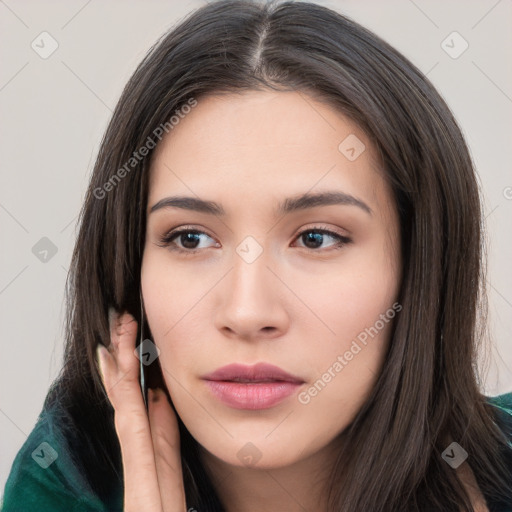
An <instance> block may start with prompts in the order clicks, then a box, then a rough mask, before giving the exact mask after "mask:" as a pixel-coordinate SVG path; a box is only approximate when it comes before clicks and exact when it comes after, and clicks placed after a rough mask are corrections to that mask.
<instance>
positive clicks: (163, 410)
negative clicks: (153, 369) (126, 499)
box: [148, 389, 187, 512]
mask: <svg viewBox="0 0 512 512" xmlns="http://www.w3.org/2000/svg"><path fill="white" fill-rule="evenodd" d="M148 413H149V424H150V428H151V437H152V440H153V449H154V453H155V464H156V472H157V475H158V483H159V487H160V496H161V500H162V509H163V511H164V512H185V511H186V509H187V503H186V499H185V491H184V485H183V474H182V467H181V451H180V433H179V428H178V421H177V418H176V414H175V412H174V411H173V409H172V407H171V405H170V404H169V401H168V400H167V397H166V395H165V393H164V391H162V390H161V389H156V390H153V389H149V390H148Z"/></svg>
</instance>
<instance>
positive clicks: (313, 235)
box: [303, 231, 324, 249]
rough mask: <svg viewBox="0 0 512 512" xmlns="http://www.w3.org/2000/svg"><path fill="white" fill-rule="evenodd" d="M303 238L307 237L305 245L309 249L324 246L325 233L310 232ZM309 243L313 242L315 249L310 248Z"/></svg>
mask: <svg viewBox="0 0 512 512" xmlns="http://www.w3.org/2000/svg"><path fill="white" fill-rule="evenodd" d="M303 236H304V237H305V239H304V240H305V241H304V243H305V245H306V246H307V247H308V248H309V249H312V248H317V247H321V246H322V242H323V236H324V235H323V233H317V232H316V231H309V232H308V233H306V234H305V235H303ZM309 242H313V247H310V245H309ZM315 244H316V245H315Z"/></svg>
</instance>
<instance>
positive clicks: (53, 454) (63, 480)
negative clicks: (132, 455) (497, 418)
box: [2, 393, 512, 512]
mask: <svg viewBox="0 0 512 512" xmlns="http://www.w3.org/2000/svg"><path fill="white" fill-rule="evenodd" d="M488 401H489V403H491V404H492V405H494V406H495V407H497V408H499V409H501V411H502V413H504V414H503V415H502V417H503V420H504V421H505V422H506V424H507V426H508V434H509V436H512V393H508V394H504V395H501V396H497V397H491V398H488ZM509 443H510V445H511V446H512V437H510V441H509ZM66 447H67V443H66V439H65V436H64V435H63V434H62V432H61V431H60V430H59V428H58V422H56V421H55V418H54V416H53V414H52V409H50V410H44V409H43V411H42V412H41V414H40V415H39V417H38V420H37V423H36V425H35V427H34V429H33V430H32V432H31V433H30V435H29V437H28V438H27V440H26V441H25V443H24V444H23V446H22V447H21V449H20V451H19V452H18V454H17V455H16V458H15V459H14V463H13V465H12V468H11V471H10V474H9V477H8V479H7V483H6V485H5V490H4V496H3V503H2V511H3V512H32V511H38V512H40V511H44V512H46V511H52V512H58V511H63V512H78V511H87V512H116V511H120V512H122V510H123V489H121V488H120V489H119V491H118V494H117V496H116V497H115V498H113V500H112V502H111V503H104V502H102V501H100V499H99V498H98V497H97V496H96V495H95V493H94V492H93V490H92V489H91V488H90V486H89V485H88V483H87V481H86V480H85V479H84V477H83V476H82V475H81V474H80V472H79V470H78V468H77V467H76V465H75V464H74V463H73V461H72V460H71V458H70V456H69V450H68V449H66ZM487 504H488V507H489V509H490V511H491V512H493V511H496V512H498V511H499V512H512V508H510V509H509V510H504V509H503V508H499V507H497V506H495V505H494V504H493V503H492V501H491V500H490V499H488V498H487Z"/></svg>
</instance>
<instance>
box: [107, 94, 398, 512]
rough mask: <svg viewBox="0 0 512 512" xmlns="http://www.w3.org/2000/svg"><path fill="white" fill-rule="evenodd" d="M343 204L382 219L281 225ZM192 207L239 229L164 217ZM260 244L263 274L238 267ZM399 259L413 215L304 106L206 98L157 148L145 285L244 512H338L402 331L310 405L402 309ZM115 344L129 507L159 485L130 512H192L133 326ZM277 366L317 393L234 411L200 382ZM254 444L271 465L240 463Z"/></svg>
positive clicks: (176, 370)
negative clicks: (284, 210) (342, 462)
mask: <svg viewBox="0 0 512 512" xmlns="http://www.w3.org/2000/svg"><path fill="white" fill-rule="evenodd" d="M351 134H353V135H355V136H357V138H358V139H359V140H360V141H362V142H363V143H364V145H365V148H366V149H365V151H363V152H362V153H361V154H360V155H359V156H358V157H357V158H356V159H355V160H353V161H350V160H349V159H348V158H347V157H346V156H345V154H343V153H342V152H340V150H339V149H338V146H339V145H340V143H341V142H342V141H343V140H344V139H345V138H346V137H347V136H349V135H351ZM331 190H332V191H341V192H344V193H346V194H350V195H352V196H353V197H355V198H357V199H358V200H360V201H363V202H364V203H365V204H366V205H367V206H368V207H369V209H370V210H371V213H368V211H365V210H364V209H363V208H360V207H358V206H355V205H353V204H345V205H339V204H336V205H328V206H326V205H322V206H315V207H312V208H308V209H306V210H301V211H295V212H291V213H289V214H287V215H285V216H283V215H276V213H275V208H276V206H277V205H278V203H280V202H281V201H283V200H284V199H285V198H287V197H291V196H295V195H298V194H303V193H306V192H311V193H316V192H323V191H331ZM178 195H179V196H192V197H199V198H201V199H204V200H209V201H215V202H217V203H220V204H221V205H222V206H223V208H224V210H225V212H226V215H225V216H220V215H209V214H206V213H204V212H196V211H187V210H184V209H179V208H162V209H158V210H156V211H154V212H153V213H151V212H150V211H151V208H152V206H153V205H155V204H156V203H157V202H159V201H160V200H162V199H163V198H165V197H168V196H178ZM184 227H186V228H187V229H189V230H197V231H201V232H202V233H201V234H200V235H199V236H197V237H196V238H195V239H194V238H192V240H190V239H189V241H188V245H183V244H184V243H185V244H186V243H187V239H186V238H185V237H183V236H181V237H180V236H178V237H175V238H174V240H173V242H171V243H170V245H168V246H163V245H162V243H161V239H162V237H164V236H165V235H166V234H167V233H168V232H169V231H171V230H173V231H175V230H176V229H178V228H180V229H181V228H184ZM313 228H316V229H320V228H321V229H328V230H330V231H333V232H335V233H337V234H340V235H341V236H344V237H348V238H349V239H350V242H349V243H346V244H345V245H343V246H341V247H340V248H339V250H337V249H335V247H336V245H337V243H338V242H339V240H338V239H336V238H333V237H331V236H330V235H324V237H323V240H322V237H320V241H319V242H318V243H317V244H316V245H314V244H311V241H310V245H307V243H308V240H307V237H306V236H305V235H303V233H304V232H305V231H307V230H312V229H313ZM247 236H251V237H253V238H254V239H255V240H256V241H257V244H259V249H260V250H261V251H262V252H261V254H260V255H259V257H258V258H257V259H255V261H253V262H251V263H248V262H247V261H246V260H244V259H243V258H242V257H240V255H239V254H238V253H237V248H238V247H239V246H240V244H241V242H242V241H243V240H244V239H245V238H246V237H247ZM191 242H195V243H191ZM399 244H400V241H399V224H398V216H397V212H396V208H395V205H394V202H393V199H392V196H391V191H390V189H389V187H388V185H387V183H386V181H385V180H384V178H383V175H382V173H381V172H380V169H379V164H378V161H377V159H376V157H375V152H374V149H373V147H372V145H371V143H370V141H369V139H368V137H367V136H366V135H365V133H364V132H362V131H361V130H360V129H359V128H358V126H357V125H355V124H354V123H352V122H351V121H350V120H349V119H347V118H346V117H344V116H343V115H341V114H340V113H339V112H337V111H334V110H333V109H332V108H331V107H329V106H327V105H325V104H323V103H319V102H318V101H316V100H314V99H313V98H312V97H311V96H309V95H306V94H304V93H298V92H275V91H257V92H256V91H251V92H245V93H243V94H240V95H225V96H209V97H206V98H201V100H200V101H199V102H198V105H197V106H196V107H195V108H194V109H192V111H191V112H190V113H189V114H188V115H187V116H186V117H185V118H184V119H182V120H181V121H180V123H179V124H178V125H177V126H175V127H174V129H173V130H172V132H170V133H169V135H168V136H167V137H166V138H164V139H163V140H162V142H161V143H160V144H159V146H158V147H157V148H156V150H155V153H154V155H153V160H152V165H151V174H150V189H149V196H148V202H147V226H146V242H145V248H144V255H143V263H142V276H141V286H142V293H143V300H144V306H145V311H146V315H147V319H148V323H149V326H150V328H151V334H152V340H153V341H154V343H155V344H156V346H157V347H158V348H159V350H160V354H159V361H160V365H161V367H162V373H163V376H164V380H165V383H166V386H167V389H168V391H169V394H170V396H171V399H172V401H173V404H174V406H175V408H176V410H177V412H178V414H179V415H180V417H181V419H182V421H183V422H184V424H185V425H186V427H187V429H188V430H189V431H190V433H191V434H192V436H193V437H194V438H195V439H196V440H197V441H198V443H199V445H200V447H201V457H202V460H203V462H204V464H205V466H206V467H207V470H208V471H209V473H210V475H211V478H212V480H213V483H214V485H215V487H216V489H217V492H218V494H219V496H220V498H221V500H222V502H223V503H224V504H225V506H226V510H228V511H229V512H234V511H235V510H236V511H237V512H254V511H260V512H261V511H271V510H279V509H283V510H288V511H290V512H294V511H299V510H300V511H303V510H316V511H321V510H327V504H326V502H325V497H326V492H325V488H324V486H323V484H324V483H325V482H326V480H327V477H328V475H329V473H330V470H331V468H332V465H333V463H334V457H335V455H336V446H337V442H339V441H338V440H337V437H338V436H339V434H340V433H341V432H342V431H343V430H344V429H345V428H346V427H347V425H349V424H350V422H351V421H352V420H353V419H354V417H355V415H356V414H357V412H358V411H359V409H360V408H361V406H362V405H363V404H364V402H365V400H366V398H367V397H368V395H369V393H370V392H371V390H372V388H373V387H374V385H375V382H376V379H377V376H378V374H379V372H380V370H381V368H382V365H383V363H384V358H385V354H386V350H387V346H388V343H389V332H390V329H391V326H392V323H391V321H389V322H387V323H384V327H383V328H381V329H380V330H379V331H378V333H377V335H374V336H373V338H370V339H369V341H368V343H367V344H366V345H365V346H364V345H361V344H360V345H361V347H362V349H361V350H360V351H359V352H358V353H357V354H356V355H355V356H354V357H353V358H352V359H351V360H350V361H348V362H347V364H346V365H345V366H344V367H343V369H342V370H341V371H339V372H337V373H335V377H333V378H331V379H330V382H328V383H327V385H325V387H323V389H322V390H321V392H319V393H318V394H317V395H316V396H313V397H311V400H310V401H309V402H308V403H306V404H305V403H301V402H300V401H299V399H298V395H299V393H300V392H304V391H306V390H308V389H309V388H311V386H313V384H314V383H315V382H316V381H318V379H319V378H321V377H322V375H323V374H325V373H326V372H327V371H328V369H329V368H332V367H333V363H335V362H336V361H337V360H338V356H340V355H342V356H343V355H344V354H345V353H346V352H347V351H348V350H349V349H350V347H351V344H352V342H353V340H354V339H356V337H357V336H358V335H359V334H360V333H361V332H363V331H364V330H365V329H367V328H370V327H372V326H374V325H375V324H376V321H378V320H379V318H382V317H381V316H380V315H383V314H385V313H386V311H388V310H389V309H390V308H391V307H392V305H393V304H394V303H395V301H396V298H397V294H398V289H399V284H400V279H401V276H400V268H401V261H400V245H399ZM173 247H174V248H176V247H181V248H182V249H183V251H186V250H189V251H190V250H192V249H193V248H197V252H196V253H195V254H193V255H188V254H184V253H182V252H178V251H177V250H172V248H173ZM242 247H244V245H243V244H242ZM251 247H253V246H251ZM187 248H188V249H187ZM251 250H253V249H251ZM398 314H399V313H398ZM115 325H118V326H119V325H120V326H121V327H120V328H119V327H117V331H116V327H115ZM123 325H124V327H122V326H123ZM134 326H135V327H134ZM112 329H113V330H112V332H113V334H112V337H113V339H116V340H117V345H115V344H114V347H116V346H117V349H116V348H114V349H113V350H112V351H111V353H108V352H107V350H106V349H104V348H101V349H100V354H101V355H100V357H101V358H103V359H100V363H101V361H103V363H102V364H103V369H104V370H103V371H104V372H106V375H107V376H108V377H107V378H108V379H110V380H108V382H107V384H106V388H107V392H108V393H109V398H110V399H111V402H112V403H113V405H114V409H115V410H116V429H117V431H118V435H119V437H120V440H121V447H122V450H123V465H124V468H125V475H130V477H129V478H130V479H129V480H127V485H126V487H125V488H126V489H127V491H126V492H127V493H129V492H130V491H129V487H130V482H138V485H135V484H134V487H138V489H139V491H140V489H141V485H140V482H141V481H142V482H147V485H145V486H144V487H143V488H144V489H147V492H146V493H145V495H144V499H142V497H141V496H140V493H136V492H134V491H132V494H131V495H128V496H126V495H125V504H126V506H125V510H129V507H133V508H132V510H137V509H138V507H141V506H144V507H146V508H144V510H155V511H156V510H180V511H183V510H186V508H185V504H184V501H183V487H182V485H183V484H182V476H181V466H180V463H179V461H180V459H179V437H178V431H177V427H176V418H175V415H174V413H173V411H172V409H171V408H170V406H169V404H168V403H167V400H166V399H165V397H164V399H163V400H160V401H159V402H158V403H156V404H150V411H149V424H151V428H150V427H149V424H148V420H147V417H146V416H145V411H144V405H143V402H142V399H141V396H140V387H138V380H137V379H138V360H137V358H136V357H135V356H134V355H133V349H134V347H135V334H134V332H135V333H136V324H135V321H134V319H133V318H132V317H130V316H129V315H124V316H123V317H120V318H119V319H117V324H116V320H114V327H113V328H112ZM119 332H121V334H119ZM119 347H120V348H119ZM123 347H125V348H123ZM123 351H124V352H123ZM121 354H124V360H123V362H122V363H119V361H120V356H121ZM260 361H265V362H269V363H271V364H274V365H276V366H279V367H281V368H283V369H284V370H285V371H287V372H289V373H291V374H293V375H295V376H299V377H301V378H302V379H303V380H304V381H305V383H304V384H303V385H302V386H301V388H300V389H299V391H298V392H297V393H296V394H294V395H292V396H291V397H288V398H287V399H285V400H284V401H282V402H281V403H279V404H278V405H275V406H273V407H270V408H268V409H266V410H259V411H248V410H238V409H233V408H231V407H229V406H228V405H226V404H224V403H222V402H220V401H219V400H218V399H217V398H215V397H214V396H213V395H212V394H211V393H210V391H209V390H208V388H207V387H206V385H205V383H204V381H203V380H202V379H201V376H203V375H205V374H206V373H209V372H212V371H214V370H215V369H217V368H219V367H221V366H224V365H226V364H229V363H233V362H239V363H242V364H254V363H256V362H260ZM104 375H105V373H104ZM331 376H332V371H331ZM120 397H123V398H122V399H121V398H120ZM151 436H152V437H151ZM151 439H152V441H153V447H154V450H153V451H152V450H151V449H150V447H151ZM248 443H252V445H254V446H255V447H256V448H253V449H252V450H253V451H252V452H251V453H257V454H258V456H259V460H257V462H256V463H255V464H254V465H247V464H246V463H244V461H243V458H242V457H241V456H240V455H239V452H240V450H242V453H246V451H247V450H248V448H247V444H248ZM244 450H245V451H244ZM136 454H137V455H136ZM138 454H143V455H142V459H139V460H138V464H136V463H135V461H136V460H137V456H138ZM130 457H131V459H130ZM130 460H131V462H130ZM141 460H142V461H143V462H144V463H145V464H146V466H145V467H146V470H147V471H145V472H144V471H143V470H141V469H140V465H141ZM125 478H126V476H125ZM141 479H142V480H141ZM162 482H165V485H162ZM138 500H140V501H138ZM148 502H150V503H151V506H152V507H154V508H149V505H148ZM143 504H144V505H143ZM159 507H160V508H159ZM139 509H140V508H139Z"/></svg>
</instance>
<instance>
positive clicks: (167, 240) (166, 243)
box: [157, 226, 352, 256]
mask: <svg viewBox="0 0 512 512" xmlns="http://www.w3.org/2000/svg"><path fill="white" fill-rule="evenodd" d="M312 232H314V233H316V234H321V235H329V236H331V237H333V238H336V239H338V240H339V241H338V243H337V244H335V245H334V246H333V247H331V248H330V249H327V250H339V249H342V248H343V247H344V246H345V245H347V244H349V243H351V242H352V240H351V239H350V238H348V237H346V236H343V235H340V234H339V233H335V232H334V231H331V230H329V229H327V228H326V227H324V226H315V227H314V228H309V229H305V230H304V231H301V232H300V233H299V234H298V235H297V236H296V237H295V240H298V239H299V238H300V237H301V236H303V235H304V234H305V233H312ZM183 233H191V234H195V235H206V236H210V235H208V233H206V232H204V231H199V230H197V229H192V228H188V227H185V228H181V229H178V230H176V231H169V232H167V233H166V234H164V235H163V236H162V237H160V238H159V243H158V244H157V245H159V246H160V247H168V248H169V249H170V250H172V251H176V252H178V253H182V254H185V255H187V256H192V255H194V254H196V253H197V252H199V251H201V250H203V249H182V248H181V247H178V246H177V245H175V246H174V247H171V245H172V244H173V239H175V238H177V237H178V236H179V235H181V234H183ZM210 238H211V237H210ZM304 248H305V249H307V250H308V251H311V252H322V251H321V249H309V248H307V247H304Z"/></svg>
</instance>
